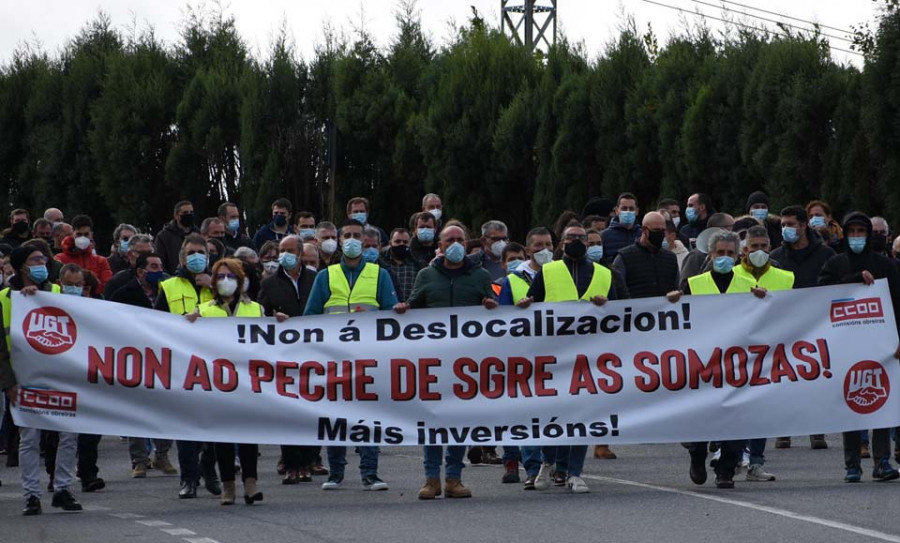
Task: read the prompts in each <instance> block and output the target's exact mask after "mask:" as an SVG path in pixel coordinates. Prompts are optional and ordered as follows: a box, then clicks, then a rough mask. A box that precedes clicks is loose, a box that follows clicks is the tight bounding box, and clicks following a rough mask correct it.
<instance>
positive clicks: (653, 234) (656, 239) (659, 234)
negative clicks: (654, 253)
mask: <svg viewBox="0 0 900 543" xmlns="http://www.w3.org/2000/svg"><path fill="white" fill-rule="evenodd" d="M664 239H666V233H665V232H664V231H662V230H659V231H654V230H650V231H649V232H647V241H649V242H650V245H652V246H653V247H655V248H656V249H657V250H658V249H661V248H662V243H663V240H664Z"/></svg>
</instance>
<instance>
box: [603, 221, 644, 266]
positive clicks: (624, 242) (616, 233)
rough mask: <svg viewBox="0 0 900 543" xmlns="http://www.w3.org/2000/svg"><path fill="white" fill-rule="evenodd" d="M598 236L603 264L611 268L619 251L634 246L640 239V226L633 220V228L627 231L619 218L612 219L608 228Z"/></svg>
mask: <svg viewBox="0 0 900 543" xmlns="http://www.w3.org/2000/svg"><path fill="white" fill-rule="evenodd" d="M600 236H601V237H602V238H603V263H604V264H606V265H607V266H606V267H607V268H611V267H612V263H613V262H614V261H615V259H616V255H617V254H619V250H620V249H624V248H625V247H628V246H629V245H634V243H635V242H636V241H637V240H639V239H641V225H640V223H639V222H637V219H635V222H634V226H633V227H632V228H631V230H629V229H627V228H625V226H624V225H623V224H621V223H620V222H619V217H613V220H612V221H611V222H610V223H609V227H608V228H607V229H606V230H604V231H603V232H601V233H600Z"/></svg>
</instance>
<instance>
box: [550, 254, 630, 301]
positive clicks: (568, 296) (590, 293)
mask: <svg viewBox="0 0 900 543" xmlns="http://www.w3.org/2000/svg"><path fill="white" fill-rule="evenodd" d="M592 264H593V265H594V276H593V277H592V278H591V284H590V285H588V289H587V291H585V293H584V296H582V297H581V298H578V287H577V286H576V285H575V280H574V279H572V274H570V273H569V268H568V266H566V263H565V262H563V261H562V260H557V261H556V262H549V263H547V264H544V266H543V267H542V268H541V272H542V274H543V276H544V301H545V302H573V301H576V300H579V299H580V300H581V301H583V302H589V301H590V300H591V298H593V297H594V296H607V295H608V294H609V287H610V286H611V285H612V272H611V271H609V269H608V268H605V267H603V266H601V265H600V264H597V263H596V262H592Z"/></svg>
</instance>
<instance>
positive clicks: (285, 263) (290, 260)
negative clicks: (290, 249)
mask: <svg viewBox="0 0 900 543" xmlns="http://www.w3.org/2000/svg"><path fill="white" fill-rule="evenodd" d="M297 262H298V260H297V255H295V254H294V253H286V252H285V253H281V254H280V255H278V263H279V264H281V267H282V268H284V269H286V270H289V271H290V270H293V269H295V268H296V267H297Z"/></svg>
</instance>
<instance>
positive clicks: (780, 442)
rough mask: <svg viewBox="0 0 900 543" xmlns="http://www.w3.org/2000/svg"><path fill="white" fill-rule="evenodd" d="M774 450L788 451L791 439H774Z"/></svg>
mask: <svg viewBox="0 0 900 543" xmlns="http://www.w3.org/2000/svg"><path fill="white" fill-rule="evenodd" d="M775 448H776V449H790V448H791V438H789V437H779V438H776V439H775Z"/></svg>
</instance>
